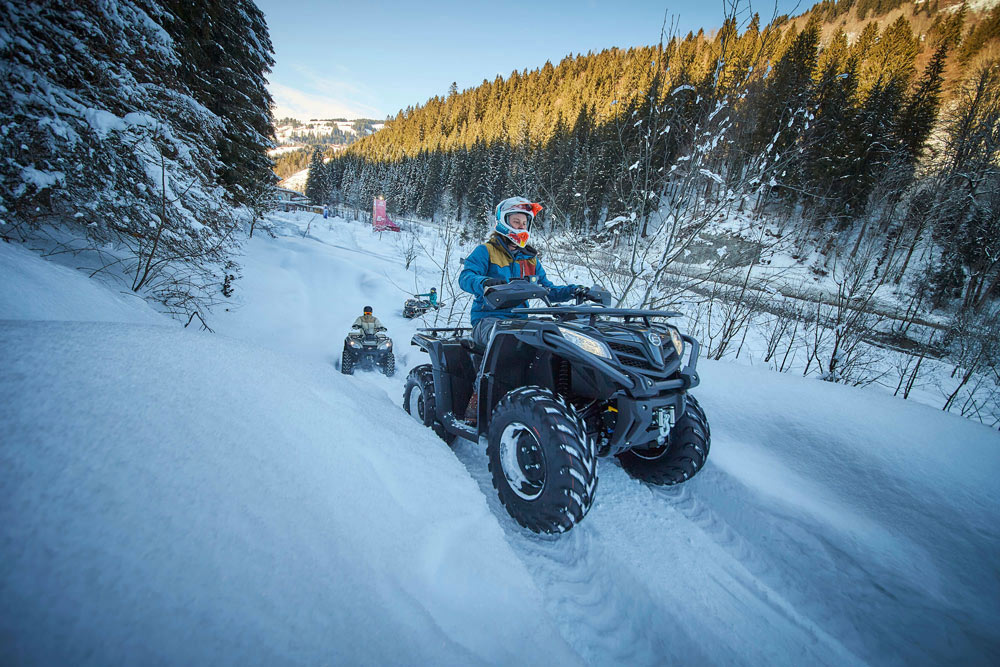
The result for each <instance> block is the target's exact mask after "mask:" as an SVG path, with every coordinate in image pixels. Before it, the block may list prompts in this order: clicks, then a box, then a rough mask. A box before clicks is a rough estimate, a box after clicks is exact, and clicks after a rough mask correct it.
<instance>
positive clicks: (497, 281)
mask: <svg viewBox="0 0 1000 667" xmlns="http://www.w3.org/2000/svg"><path fill="white" fill-rule="evenodd" d="M506 284H507V279H506V278H487V279H486V280H484V281H483V282H482V286H483V291H484V292H485V291H486V288H487V287H493V286H494V285H506Z"/></svg>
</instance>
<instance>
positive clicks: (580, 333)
mask: <svg viewBox="0 0 1000 667" xmlns="http://www.w3.org/2000/svg"><path fill="white" fill-rule="evenodd" d="M547 295H548V290H547V289H546V288H545V287H543V286H541V285H538V284H537V283H531V282H528V281H521V280H518V281H513V282H511V283H509V284H506V285H497V286H493V287H489V288H487V290H486V293H485V295H484V296H485V299H486V301H487V303H488V304H489V305H490V306H492V307H493V308H494V309H499V308H511V307H513V308H514V310H513V312H514V313H516V314H520V315H524V316H525V317H524V318H518V319H504V320H500V321H499V322H498V323H497V325H496V327H495V328H494V331H493V336H492V338H491V340H490V343H489V345H488V346H487V347H485V348H482V347H479V346H477V345H476V344H475V343H474V341H473V340H472V339H471V338H469V337H468V336H467V334H468V333H469V332H470V330H469V329H468V328H461V327H458V328H454V327H453V328H433V329H420V330H418V332H417V333H416V334H415V335H414V336H413V340H412V344H413V345H416V346H417V347H419V348H420V349H422V350H423V351H425V352H427V353H428V354H429V355H430V358H431V363H429V364H422V365H420V366H417V367H416V368H414V369H413V370H412V371H410V373H409V376H408V377H407V379H406V386H405V389H404V390H403V407H404V408H405V409H406V411H407V412H409V413H410V414H411V415H413V416H414V417H415V418H416V419H417V420H418V421H420V422H421V423H422V424H424V425H425V426H428V427H430V428H432V429H433V430H434V431H435V432H436V433H437V434H438V435H439V436H440V437H441V438H442V439H443V440H444V441H445V442H447V443H449V444H451V442H452V441H453V440H454V439H455V438H456V437H463V438H466V439H468V440H471V441H473V442H478V443H480V444H481V445H482V446H484V447H485V449H486V455H487V457H488V459H489V470H490V473H491V474H492V477H493V486H494V488H496V490H497V494H498V495H499V497H500V501H501V503H503V505H504V507H506V509H507V511H508V512H509V513H510V515H511V516H512V517H513V518H514V519H515V520H516V521H517V522H518V523H520V524H521V525H522V526H524V527H526V528H528V529H530V530H532V531H535V532H542V533H561V532H565V531H567V530H569V529H570V528H572V527H573V526H574V525H576V524H577V523H579V522H580V521H581V520H582V519H583V517H584V516H585V515H586V514H587V511H588V510H589V509H590V507H591V505H592V504H593V502H594V494H595V491H596V489H597V458H598V457H606V456H610V455H614V456H616V457H617V458H618V460H619V462H620V463H621V465H622V467H623V468H624V469H625V470H626V471H627V472H628V473H629V474H630V475H632V476H633V477H635V478H638V479H640V480H643V481H646V482H649V483H652V484H659V485H671V484H678V483H680V482H683V481H685V480H688V479H690V478H691V477H692V476H693V475H695V474H696V473H697V472H698V471H699V470H701V468H702V466H704V465H705V460H706V459H707V457H708V451H709V446H710V440H711V435H710V432H709V426H708V419H707V418H706V416H705V413H704V411H703V410H702V409H701V406H699V405H698V401H696V400H695V398H694V396H692V395H690V394H688V390H689V389H691V388H692V387H695V386H697V385H698V383H699V379H698V374H697V372H696V366H697V361H698V351H699V344H698V341H696V340H695V339H694V338H692V337H691V336H688V335H685V334H682V333H681V332H680V331H678V330H677V328H676V327H674V326H672V325H670V324H667V323H665V322H662V321H659V320H662V319H663V318H671V317H678V316H680V313H675V312H669V311H658V310H639V309H628V308H609V307H607V305H608V304H609V303H610V301H611V295H610V293H608V292H607V291H606V290H604V289H602V288H600V287H593V288H591V289H590V290H587V291H586V292H585V294H580V295H578V296H577V299H576V303H577V305H576V306H561V307H552V306H551V305H550V304H549V302H548V298H547ZM585 298H587V299H591V300H594V301H598V302H599V303H600V304H602V305H587V306H585V305H583V302H584V299H585ZM528 299H542V300H543V301H544V302H545V303H546V305H547V307H544V308H526V307H516V306H518V305H519V304H524V302H526V301H527V300H528ZM474 390H476V391H477V394H478V401H476V402H475V403H473V404H474V405H475V406H476V407H475V408H474V409H475V414H474V415H467V414H465V411H466V409H467V407H466V406H468V405H469V404H470V397H471V395H472V393H473V391H474ZM473 424H474V425H473Z"/></svg>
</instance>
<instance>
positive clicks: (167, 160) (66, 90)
mask: <svg viewBox="0 0 1000 667" xmlns="http://www.w3.org/2000/svg"><path fill="white" fill-rule="evenodd" d="M226 7H232V9H233V11H234V12H236V13H238V14H240V16H239V17H232V16H230V15H229V14H228V13H227V11H228V10H227V9H225V8H223V7H221V6H218V7H214V8H213V12H214V14H213V15H215V16H218V17H219V20H220V21H222V23H223V24H225V25H228V26H230V28H229V29H233V30H236V33H235V38H237V39H238V40H247V42H248V43H249V42H253V44H254V49H253V50H254V52H255V54H256V58H257V59H256V60H255V61H254V60H253V59H251V61H252V62H257V63H258V64H260V63H263V62H265V61H266V60H267V59H268V58H269V57H270V55H269V54H270V42H269V40H268V39H267V33H266V27H264V26H263V23H260V24H259V25H256V27H255V28H254V29H253V30H251V29H250V27H249V26H250V23H249V22H248V19H247V17H248V16H250V15H254V16H257V17H259V16H260V15H259V11H258V10H256V7H253V5H252V4H250V3H237V5H234V6H229V5H227V6H226ZM178 11H180V8H178ZM241 12H242V13H241ZM180 21H181V19H180V17H179V16H178V15H177V14H175V13H173V11H172V9H171V6H170V5H169V4H162V3H158V2H152V1H147V0H116V1H113V2H88V1H85V2H82V3H81V2H68V1H64V0H53V1H52V2H47V3H33V2H28V1H26V0H16V1H15V2H9V3H5V4H4V5H3V6H2V8H0V51H2V58H3V63H4V64H3V76H4V85H5V90H6V94H5V95H3V96H2V97H0V125H2V126H3V128H4V131H3V132H2V134H0V152H2V154H3V156H4V157H5V159H4V160H2V161H0V192H2V201H3V204H2V205H3V210H2V211H0V215H2V218H3V222H4V223H5V224H4V226H3V229H4V233H5V234H6V235H7V236H8V237H15V238H22V239H28V238H36V239H37V238H39V237H40V236H42V235H44V234H47V232H48V231H49V230H52V229H57V230H59V231H60V234H59V236H60V237H61V239H62V243H63V244H64V246H63V247H62V248H61V249H63V250H66V251H72V252H77V253H80V252H84V253H87V254H85V255H84V256H85V257H86V258H87V260H86V261H84V262H82V263H83V264H84V265H85V266H89V268H91V269H92V270H93V271H94V272H99V273H104V274H108V275H112V276H114V277H115V278H117V279H119V280H121V281H122V282H123V283H124V284H125V285H127V287H128V288H129V289H132V290H134V291H136V292H140V293H143V294H147V295H150V296H152V297H153V298H155V299H157V300H159V301H161V302H162V303H163V304H165V306H166V307H167V308H168V309H169V310H171V311H174V312H178V313H186V312H190V311H193V310H195V309H198V308H201V307H203V305H204V304H206V303H210V302H211V301H212V300H213V299H214V298H217V295H218V294H220V293H221V292H220V289H221V285H222V281H223V279H224V275H229V274H232V273H234V272H233V271H228V272H227V271H226V270H225V265H226V262H227V261H229V255H230V253H231V252H232V251H233V250H234V248H235V246H236V243H237V241H236V238H235V232H236V231H237V230H238V229H239V228H240V219H239V217H238V215H240V214H238V212H237V211H235V210H233V208H232V206H231V202H244V203H245V202H248V198H249V196H250V195H249V193H250V192H252V191H253V190H252V188H250V185H255V186H256V185H259V184H260V183H270V182H272V180H271V179H272V178H273V177H272V176H271V175H270V171H269V169H270V161H269V160H268V158H267V156H266V154H265V152H264V148H265V146H266V138H264V137H265V135H266V133H267V132H268V131H269V125H268V123H269V122H270V110H269V108H268V106H267V101H268V100H266V99H265V98H264V97H259V96H257V97H254V96H253V95H252V94H251V93H252V91H251V90H249V89H250V88H252V85H253V83H254V81H251V79H252V76H250V75H251V74H253V67H252V66H250V67H249V70H248V69H247V67H248V66H247V65H246V64H245V63H244V64H242V65H241V64H240V63H237V62H235V61H234V60H233V58H237V57H238V55H239V54H240V53H242V52H243V51H245V50H246V49H247V48H248V47H247V46H245V45H244V46H240V45H237V44H233V43H231V42H224V43H225V44H227V45H228V47H229V51H230V52H231V53H232V54H233V55H232V56H225V57H224V56H223V55H220V54H216V55H219V57H220V58H223V60H222V61H221V62H222V64H223V66H225V65H226V64H227V63H228V65H229V66H230V67H235V68H237V69H239V68H240V67H242V68H243V70H242V71H244V74H245V76H242V77H241V78H240V82H239V83H238V84H237V83H234V84H233V90H241V92H240V95H239V100H236V101H230V102H229V103H223V102H222V101H220V102H219V104H218V106H216V107H214V110H213V108H210V107H209V106H208V105H207V104H206V103H205V100H207V98H208V97H209V96H211V95H212V94H213V93H212V91H211V82H210V81H206V80H203V78H202V77H203V74H202V73H201V72H199V71H196V70H195V69H193V68H192V67H191V64H190V63H188V62H187V61H186V59H187V58H191V57H194V55H196V54H197V53H198V52H199V49H207V47H205V46H204V45H202V44H194V43H192V41H190V40H193V39H194V32H195V28H194V27H191V28H190V30H188V29H181V28H180ZM195 23H197V22H195ZM221 25H222V24H220V26H221ZM239 26H244V28H245V29H244V28H240V27H239ZM205 28H206V29H207V28H208V25H207V24H206V26H205ZM220 29H221V28H220ZM210 71H211V70H210ZM257 73H258V75H260V76H261V78H260V79H259V80H260V81H263V79H262V74H261V73H260V72H259V71H258V72H257ZM257 104H262V105H263V106H262V107H257V106H255V105H257ZM245 114H249V115H251V116H253V118H252V119H247V118H246V117H245ZM247 128H250V129H247ZM251 130H252V133H253V135H254V137H258V139H255V140H254V142H251V143H245V142H241V140H240V138H241V137H242V136H244V135H243V133H244V132H250V131H251ZM234 133H235V134H234ZM244 166H245V167H246V170H245V171H244V170H242V168H243V167H244ZM258 167H259V168H260V169H265V168H266V172H261V171H260V169H258ZM237 171H239V172H240V173H254V174H256V176H260V178H259V179H258V178H256V177H255V178H254V179H253V180H252V182H251V181H246V182H243V181H241V180H240V178H230V177H228V176H227V174H229V173H235V172H237ZM67 232H68V234H66V233H67ZM89 250H93V251H99V252H88V251H89Z"/></svg>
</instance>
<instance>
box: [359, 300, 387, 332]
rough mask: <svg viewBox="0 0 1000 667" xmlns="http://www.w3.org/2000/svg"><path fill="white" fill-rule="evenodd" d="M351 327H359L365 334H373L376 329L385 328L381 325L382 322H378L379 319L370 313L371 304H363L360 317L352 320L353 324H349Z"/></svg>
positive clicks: (381, 329) (382, 329)
mask: <svg viewBox="0 0 1000 667" xmlns="http://www.w3.org/2000/svg"><path fill="white" fill-rule="evenodd" d="M351 328H352V329H361V332H362V333H364V334H365V335H366V336H374V335H375V332H376V331H386V328H385V327H384V326H382V322H380V321H379V319H378V318H377V317H375V316H374V315H373V314H372V307H371V306H365V309H364V311H363V312H362V314H361V317H359V318H358V319H356V320H354V324H353V325H351Z"/></svg>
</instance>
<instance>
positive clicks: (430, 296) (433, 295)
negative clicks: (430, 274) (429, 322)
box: [413, 287, 438, 308]
mask: <svg viewBox="0 0 1000 667" xmlns="http://www.w3.org/2000/svg"><path fill="white" fill-rule="evenodd" d="M413 296H414V297H415V298H417V299H419V298H420V297H422V296H426V297H427V300H428V301H430V302H431V308H437V307H438V291H437V287H432V288H431V291H430V292H428V293H427V294H414V295H413Z"/></svg>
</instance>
